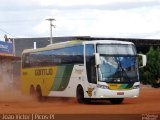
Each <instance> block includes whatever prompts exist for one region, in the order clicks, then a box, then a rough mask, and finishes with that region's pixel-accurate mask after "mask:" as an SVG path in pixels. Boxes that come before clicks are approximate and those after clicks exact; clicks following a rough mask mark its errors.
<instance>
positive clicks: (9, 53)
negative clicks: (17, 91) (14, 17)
mask: <svg viewBox="0 0 160 120" xmlns="http://www.w3.org/2000/svg"><path fill="white" fill-rule="evenodd" d="M13 51H14V50H13V44H12V43H11V42H8V41H7V42H4V41H0V90H3V89H5V88H10V87H11V86H13V85H15V84H17V83H16V82H17V81H16V80H15V74H14V71H16V72H17V74H20V68H18V69H17V68H15V67H16V66H15V65H14V64H15V62H18V61H19V60H20V57H17V56H15V54H14V52H13ZM16 79H17V80H18V79H19V78H16Z"/></svg>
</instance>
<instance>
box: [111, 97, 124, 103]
mask: <svg viewBox="0 0 160 120" xmlns="http://www.w3.org/2000/svg"><path fill="white" fill-rule="evenodd" d="M123 100H124V98H111V99H110V102H111V103H112V104H121V103H122V102H123Z"/></svg>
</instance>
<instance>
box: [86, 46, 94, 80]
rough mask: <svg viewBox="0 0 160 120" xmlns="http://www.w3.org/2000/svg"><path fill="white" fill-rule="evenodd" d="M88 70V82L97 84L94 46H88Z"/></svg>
mask: <svg viewBox="0 0 160 120" xmlns="http://www.w3.org/2000/svg"><path fill="white" fill-rule="evenodd" d="M86 69H87V77H88V82H89V83H97V79H96V68H95V57H94V45H93V44H88V45H86Z"/></svg>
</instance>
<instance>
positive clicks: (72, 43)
mask: <svg viewBox="0 0 160 120" xmlns="http://www.w3.org/2000/svg"><path fill="white" fill-rule="evenodd" d="M82 44H83V45H84V44H133V43H132V42H126V41H116V40H93V41H81V40H72V41H67V42H60V43H55V44H50V45H47V46H46V47H43V48H37V49H25V50H24V51H23V53H30V52H39V51H44V50H51V49H59V48H65V47H70V46H75V45H82ZM23 53H22V54H23Z"/></svg>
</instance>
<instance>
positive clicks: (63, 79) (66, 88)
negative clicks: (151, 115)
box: [21, 40, 146, 104]
mask: <svg viewBox="0 0 160 120" xmlns="http://www.w3.org/2000/svg"><path fill="white" fill-rule="evenodd" d="M141 56H142V61H143V65H142V66H141V67H143V66H145V65H146V56H145V55H141ZM138 69H139V66H138V57H137V52H136V47H135V46H134V44H133V43H131V42H124V41H112V40H94V41H68V42H62V43H57V44H52V45H48V46H47V47H44V48H38V49H27V50H24V51H23V54H22V70H21V71H22V72H21V79H22V90H23V92H24V93H26V94H28V95H29V94H31V95H36V96H37V98H38V99H39V100H41V99H42V98H43V97H76V98H77V101H78V102H79V103H89V102H91V100H110V102H111V103H113V104H120V103H122V101H123V99H124V98H135V97H138V96H139V90H140V81H139V72H138Z"/></svg>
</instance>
